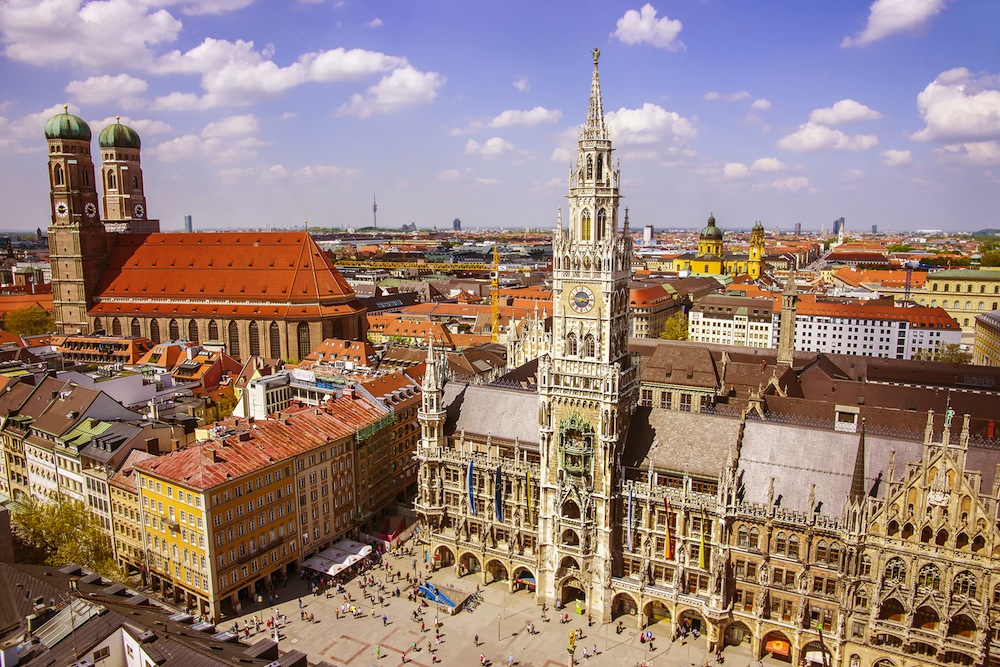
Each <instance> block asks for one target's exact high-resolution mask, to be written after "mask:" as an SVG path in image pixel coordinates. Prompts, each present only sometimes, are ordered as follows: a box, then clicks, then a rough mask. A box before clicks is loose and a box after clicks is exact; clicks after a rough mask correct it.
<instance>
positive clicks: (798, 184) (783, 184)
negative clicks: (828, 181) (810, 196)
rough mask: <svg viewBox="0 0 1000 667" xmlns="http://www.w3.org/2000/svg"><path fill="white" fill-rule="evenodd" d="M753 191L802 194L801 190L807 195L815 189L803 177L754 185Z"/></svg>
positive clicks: (780, 179)
mask: <svg viewBox="0 0 1000 667" xmlns="http://www.w3.org/2000/svg"><path fill="white" fill-rule="evenodd" d="M753 189H754V190H778V191H781V192H802V191H803V190H804V191H806V192H809V193H814V192H816V188H814V187H812V185H810V183H809V179H808V178H806V177H805V176H789V177H788V178H779V179H778V180H776V181H772V182H771V183H762V184H760V185H755V186H754V187H753Z"/></svg>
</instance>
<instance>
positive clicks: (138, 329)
mask: <svg viewBox="0 0 1000 667" xmlns="http://www.w3.org/2000/svg"><path fill="white" fill-rule="evenodd" d="M130 326H131V329H132V335H133V336H141V335H142V326H141V325H140V324H139V319H138V318H135V317H133V318H132V323H131V325H130Z"/></svg>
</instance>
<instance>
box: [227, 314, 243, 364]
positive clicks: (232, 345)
mask: <svg viewBox="0 0 1000 667" xmlns="http://www.w3.org/2000/svg"><path fill="white" fill-rule="evenodd" d="M228 334H229V349H228V350H227V352H229V356H231V357H238V356H240V328H239V325H237V324H236V322H235V321H233V320H230V321H229V326H228Z"/></svg>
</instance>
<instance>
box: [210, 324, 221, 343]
mask: <svg viewBox="0 0 1000 667" xmlns="http://www.w3.org/2000/svg"><path fill="white" fill-rule="evenodd" d="M208 339H209V340H219V325H218V323H217V322H216V321H215V320H209V322H208Z"/></svg>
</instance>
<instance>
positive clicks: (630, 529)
mask: <svg viewBox="0 0 1000 667" xmlns="http://www.w3.org/2000/svg"><path fill="white" fill-rule="evenodd" d="M628 550H629V551H630V552H631V551H632V487H629V489H628Z"/></svg>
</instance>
